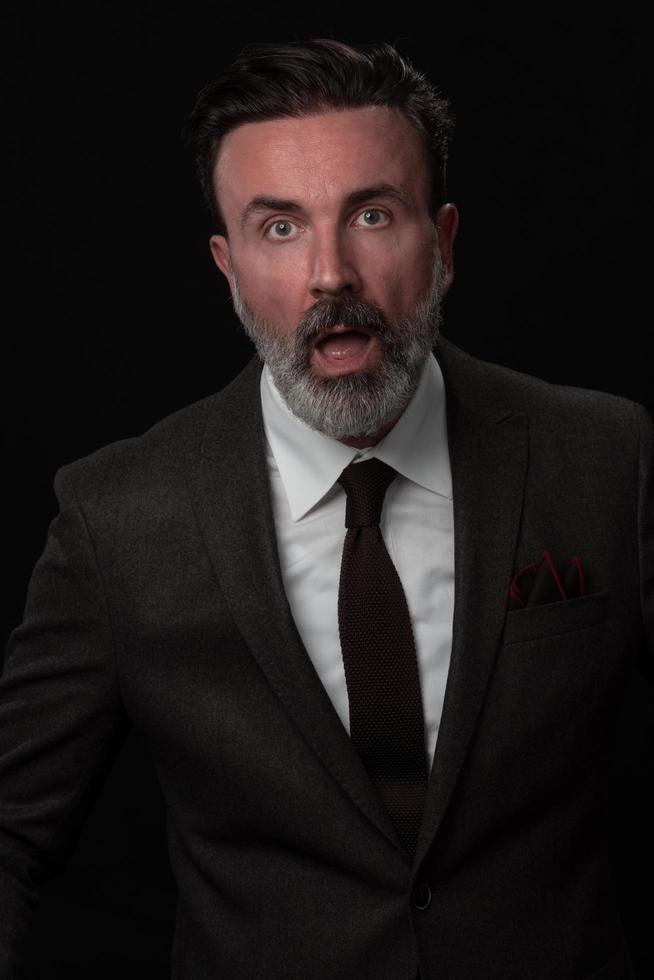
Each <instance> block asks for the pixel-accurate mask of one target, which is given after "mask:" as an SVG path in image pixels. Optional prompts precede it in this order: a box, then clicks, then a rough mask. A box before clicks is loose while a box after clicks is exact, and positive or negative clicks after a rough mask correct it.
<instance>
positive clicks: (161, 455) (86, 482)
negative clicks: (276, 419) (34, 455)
mask: <svg viewBox="0 0 654 980" xmlns="http://www.w3.org/2000/svg"><path fill="white" fill-rule="evenodd" d="M258 377H259V369H258V365H257V362H256V360H255V359H253V360H252V361H251V362H250V363H249V364H248V365H246V367H245V368H244V369H243V370H242V371H241V372H240V374H239V375H237V377H236V378H234V379H233V380H232V381H231V382H229V384H227V385H226V386H225V387H224V388H223V389H221V390H220V391H218V392H215V393H214V394H211V395H208V396H207V397H205V398H202V399H199V400H198V401H196V402H193V403H192V404H191V405H187V406H185V407H184V408H181V409H178V410H177V411H175V412H173V413H171V414H170V415H167V416H166V417H165V418H163V419H160V420H159V421H158V422H156V423H155V424H154V425H152V426H151V427H150V428H149V429H147V430H146V431H145V432H143V433H141V434H140V435H136V436H131V437H129V438H126V439H120V440H118V441H116V442H112V443H109V444H108V445H106V446H103V447H101V448H100V449H97V450H95V451H94V452H92V453H90V454H89V455H87V456H84V457H82V458H80V459H77V460H75V461H74V462H71V463H68V464H66V465H65V466H62V467H61V469H60V470H59V473H58V474H57V480H58V481H62V480H70V481H72V483H73V484H74V485H75V487H76V488H78V490H79V492H80V493H81V494H82V495H83V496H86V495H87V494H88V493H90V494H92V495H94V493H95V492H97V491H99V490H101V489H102V488H105V489H106V488H110V489H111V490H112V491H113V492H115V491H117V490H119V488H120V487H121V486H122V487H124V486H126V485H128V484H129V485H139V484H145V483H147V482H151V481H158V482H160V483H162V484H163V483H169V484H170V483H173V484H174V483H175V482H176V481H177V480H179V479H185V475H186V473H187V471H188V466H189V464H190V462H191V460H192V459H194V458H195V457H196V456H197V454H198V453H199V452H200V451H201V448H202V443H203V439H204V436H205V432H206V429H207V425H208V423H209V421H210V420H212V421H213V428H214V430H215V429H216V427H217V428H218V430H219V431H220V422H221V418H223V417H224V430H225V437H226V438H228V437H229V430H230V428H231V427H232V426H233V424H234V418H235V417H238V415H239V413H240V412H242V411H244V410H246V406H249V407H250V409H251V408H252V407H253V406H254V404H255V397H256V393H257V384H258Z"/></svg>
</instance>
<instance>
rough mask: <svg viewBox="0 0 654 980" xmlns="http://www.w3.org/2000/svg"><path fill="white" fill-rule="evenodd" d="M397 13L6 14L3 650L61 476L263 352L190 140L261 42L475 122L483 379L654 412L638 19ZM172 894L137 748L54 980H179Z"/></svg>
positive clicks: (645, 901) (637, 709) (54, 913)
mask: <svg viewBox="0 0 654 980" xmlns="http://www.w3.org/2000/svg"><path fill="white" fill-rule="evenodd" d="M400 6H401V10H387V11H386V12H383V11H382V10H380V9H378V8H377V5H373V4H362V5H359V6H356V7H355V5H353V4H352V3H351V2H347V3H342V2H338V0H333V2H332V3H331V4H330V5H329V8H325V9H324V10H321V11H320V12H316V9H314V8H312V7H309V5H305V6H301V5H298V4H297V3H295V4H287V5H285V6H284V8H283V9H281V10H280V9H275V8H274V7H273V6H260V7H259V6H255V5H253V4H251V3H247V2H242V0H241V2H234V0H232V2H227V3H222V4H218V3H209V2H204V3H200V2H198V0H187V2H186V3H182V2H181V0H170V2H161V3H154V2H145V0H133V2H131V3H129V4H124V5H121V4H119V3H115V2H104V3H103V2H100V0H89V2H88V3H85V4H84V5H80V6H79V7H76V5H75V4H72V3H67V4H52V3H47V2H45V0H33V2H23V3H21V5H20V10H18V9H16V10H14V11H11V10H7V11H6V16H5V18H4V21H3V28H2V38H3V40H2V42H1V43H2V45H3V47H4V48H5V52H4V56H3V62H4V64H5V65H7V66H9V77H8V81H9V86H8V94H9V98H8V105H7V111H6V112H5V114H4V120H5V125H4V130H5V136H6V137H8V138H7V139H6V140H5V147H4V150H3V156H4V163H5V164H8V167H9V174H8V178H7V179H5V180H4V181H3V182H2V193H3V196H4V197H6V201H5V203H6V205H7V206H8V219H6V220H5V221H4V222H3V231H4V233H5V234H6V236H7V244H8V246H9V249H8V256H7V260H6V261H5V263H4V267H5V271H6V273H7V275H6V278H5V284H4V286H3V293H4V303H3V307H4V310H5V315H6V317H7V319H6V321H5V332H4V345H5V357H4V359H3V382H4V383H3V385H2V388H3V397H4V399H5V403H4V412H3V419H4V422H5V445H4V457H5V460H6V461H7V467H6V470H5V472H6V474H7V476H6V478H5V480H3V485H4V486H3V489H4V491H5V494H6V504H5V507H4V510H3V517H4V520H3V544H4V549H3V550H4V567H5V571H6V573H7V575H8V578H7V583H6V585H5V587H4V588H3V590H2V600H3V610H2V613H3V623H4V626H5V629H6V631H7V632H8V631H9V630H10V629H11V628H12V627H13V626H15V625H16V623H17V622H18V621H19V620H20V617H21V613H22V606H23V602H24V596H25V588H26V584H27V581H28V578H29V574H30V571H31V568H32V565H33V563H34V561H35V560H36V558H37V557H38V555H39V553H40V551H41V549H42V547H43V543H44V539H45V533H46V528H47V524H48V521H49V520H50V518H51V517H52V516H53V514H54V497H53V494H52V489H51V488H52V479H53V476H54V473H55V471H56V469H57V468H58V467H59V466H60V465H62V464H63V463H65V462H68V461H70V460H73V459H75V458H77V457H79V456H82V455H84V454H86V453H88V452H91V451H92V450H94V449H96V448H97V447H99V446H100V445H103V444H105V443H107V442H110V441H113V440H115V439H119V438H122V437H124V436H128V435H133V434H136V433H139V432H141V431H143V430H144V429H145V428H147V427H148V426H149V425H151V424H152V423H153V422H155V421H156V420H157V419H159V418H161V417H162V416H164V415H165V414H167V413H169V412H171V411H173V410H175V409H177V408H179V407H181V406H183V405H185V404H188V403H190V402H192V401H194V400H196V399H197V398H201V397H203V396H205V395H207V394H209V393H210V392H212V391H214V390H216V389H218V388H220V387H222V386H223V385H224V384H225V383H226V382H227V381H228V380H229V379H230V378H231V377H232V376H233V375H234V374H235V373H236V372H237V370H238V369H239V368H240V367H241V366H242V365H244V364H245V362H246V360H247V359H248V358H249V356H250V353H251V352H250V348H249V346H248V343H247V342H246V341H245V339H244V338H243V337H242V335H241V332H240V329H239V327H238V324H237V322H236V320H235V317H234V315H233V312H232V310H231V306H230V302H229V296H228V291H227V287H226V284H225V283H224V282H223V280H222V277H221V276H220V274H219V273H218V272H217V271H216V270H215V267H214V266H213V264H212V262H211V259H210V255H209V250H208V246H207V237H208V234H209V224H208V219H207V218H206V216H205V214H204V210H203V205H202V202H201V198H200V193H199V190H198V188H197V187H196V183H195V178H194V174H193V168H192V164H191V161H190V158H189V155H188V153H187V151H186V150H185V149H184V147H183V144H182V141H181V138H180V131H181V129H182V126H183V124H184V121H185V119H186V116H187V114H188V112H189V110H190V107H191V105H192V102H193V98H194V95H195V93H196V92H197V90H198V89H199V88H200V87H201V85H202V84H204V82H205V81H207V80H208V79H209V78H211V77H212V76H213V75H215V74H216V73H217V72H218V71H219V70H220V69H221V67H222V66H224V65H225V64H226V63H227V62H228V61H230V60H231V59H232V58H233V57H234V56H235V55H236V54H237V53H238V51H239V50H240V48H241V47H242V45H243V44H245V43H247V42H248V41H252V40H284V39H292V38H298V39H299V38H304V37H310V36H334V37H339V38H342V39H345V40H351V41H355V42H356V41H362V40H368V39H373V38H382V39H385V40H391V41H395V42H396V43H397V44H398V46H399V47H400V49H401V50H402V51H403V52H404V53H405V54H406V55H408V56H409V57H410V58H411V59H412V60H413V61H414V62H415V63H416V65H417V66H418V67H419V68H421V69H422V70H424V71H426V72H427V74H428V75H429V76H430V77H431V78H432V80H434V81H435V82H436V83H437V84H439V85H440V86H441V87H442V89H443V91H444V92H445V93H446V94H447V95H448V96H449V97H450V98H451V100H452V102H453V105H454V108H455V111H456V114H457V117H458V129H457V138H456V141H455V147H454V151H453V155H452V163H451V171H450V173H451V194H450V197H451V199H452V200H454V201H456V203H457V204H458V206H459V209H460V212H461V225H460V230H459V237H458V241H457V278H456V282H455V286H454V288H453V291H452V292H451V294H450V296H449V297H448V299H447V301H446V308H445V326H444V333H445V334H446V335H447V336H449V337H450V338H451V339H452V340H453V341H454V342H455V343H457V344H459V345H460V346H462V347H464V348H465V349H467V350H468V351H470V352H471V353H473V354H476V355H478V356H481V357H485V358H487V359H489V360H494V361H498V362H500V363H503V364H507V365H509V366H511V367H515V368H517V369H519V370H522V371H527V372H530V373H533V374H537V375H539V376H541V377H545V378H547V379H549V380H552V381H557V382H562V383H569V384H577V385H582V386H585V387H590V388H599V389H603V390H606V391H612V392H615V393H617V394H621V395H625V396H628V397H631V398H634V399H636V400H638V401H641V402H642V403H644V404H645V405H647V406H648V407H649V409H650V410H653V409H654V392H653V391H652V387H651V383H650V364H649V361H648V356H647V354H648V350H649V346H648V330H649V327H650V323H651V314H650V311H649V302H648V300H649V288H650V282H651V272H650V265H651V262H652V250H651V248H650V241H649V229H650V228H651V225H652V192H651V175H652V169H653V168H652V163H653V154H652V115H651V112H652V110H651V107H652V95H653V92H652V73H651V68H650V61H651V57H650V51H649V41H648V31H647V30H646V26H645V22H644V21H643V20H641V19H639V16H638V15H637V14H636V13H635V12H634V10H633V9H630V7H629V6H628V5H627V4H621V5H616V6H615V8H614V9H612V10H611V11H610V12H605V13H599V12H598V10H595V11H594V12H592V13H590V12H589V13H587V14H586V13H584V12H581V11H579V10H573V9H572V4H570V5H568V6H569V8H570V9H565V8H564V9H562V10H560V11H558V12H557V11H555V10H554V9H553V8H552V7H551V6H549V5H548V6H545V5H543V7H542V9H540V10H539V9H538V8H534V12H530V13H524V14H522V15H521V16H515V15H513V16H510V15H509V14H508V12H503V11H502V10H501V9H498V5H497V4H491V3H477V4H467V5H458V6H454V5H452V6H445V5H439V4H432V5H431V6H430V8H429V17H430V19H429V20H427V19H425V14H424V13H421V12H420V11H419V8H418V7H417V5H416V6H413V5H411V4H407V3H403V4H401V5H400ZM653 707H654V698H653V697H652V693H651V690H650V689H649V688H648V687H646V686H645V685H644V683H643V682H642V680H640V679H638V678H636V677H635V678H634V681H633V684H632V685H631V687H630V690H629V696H628V699H627V703H626V706H625V711H624V715H623V716H622V717H621V719H620V740H619V750H618V753H617V756H616V759H615V765H614V785H615V792H614V794H613V799H614V805H613V807H612V822H613V827H614V832H613V846H614V851H615V866H616V882H617V886H618V889H619V894H620V899H621V905H622V909H623V916H624V923H625V930H626V932H627V936H628V938H629V940H630V942H631V945H632V949H633V956H634V961H635V963H636V964H637V966H638V970H639V975H640V976H642V977H649V976H651V975H653V974H652V970H653V967H654V957H653V953H652V948H651V947H652V944H651V940H650V938H649V933H650V932H651V926H652V920H653V919H654V912H653V910H652V902H651V899H650V897H649V895H650V889H649V883H650V881H651V880H652V875H653V872H654V855H653V848H652V843H651V837H652V832H651V827H652V826H653V825H654V823H653V821H654V804H653V802H652V793H651V789H650V786H651V779H652V776H651V773H652V761H653V760H654V720H653V716H654V711H653V710H652V709H653ZM647 779H649V781H650V786H648V784H647ZM174 900H175V892H174V884H173V882H172V880H171V878H170V872H169V870H168V865H167V858H166V851H165V816H164V813H163V808H162V802H161V797H160V794H159V790H158V787H157V786H156V784H155V781H154V777H153V776H152V774H151V771H150V768H149V766H148V759H147V749H146V747H145V746H144V745H143V744H142V742H141V740H140V737H139V736H138V734H134V735H132V736H131V737H130V739H129V741H128V743H127V744H126V746H125V749H124V751H123V752H122V753H121V755H120V756H119V758H118V760H117V763H116V766H115V768H114V770H113V773H112V775H111V778H110V780H109V782H108V784H107V785H106V787H105V789H104V791H103V793H102V795H101V797H100V799H99V800H98V803H97V805H96V807H95V809H94V810H93V812H92V814H91V816H90V818H89V821H88V822H87V824H86V826H85V828H84V830H83V832H82V836H81V839H80V842H79V844H78V846H77V848H76V851H75V853H74V854H73V856H72V858H71V862H70V864H69V866H68V868H67V870H66V871H65V873H64V874H63V876H61V877H59V878H57V879H55V880H54V881H52V882H51V883H49V884H48V885H47V886H46V889H45V893H44V897H43V900H42V902H41V905H40V907H39V910H38V913H37V918H36V926H35V938H34V943H33V957H34V966H35V970H36V975H37V976H39V977H43V978H51V977H64V976H65V977H67V978H77V977H85V978H88V977H89V976H92V977H94V978H104V977H107V978H108V977H112V978H113V977H115V976H116V974H117V973H118V972H120V974H121V975H122V976H123V977H125V978H126V977H137V976H138V977H142V976H148V977H150V976H151V977H165V976H166V975H167V970H168V951H169V947H170V942H171V936H172V928H173V917H174Z"/></svg>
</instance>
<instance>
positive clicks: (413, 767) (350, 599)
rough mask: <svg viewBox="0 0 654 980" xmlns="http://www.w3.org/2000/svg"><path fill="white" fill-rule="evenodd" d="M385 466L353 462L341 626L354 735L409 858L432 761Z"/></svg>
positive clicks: (345, 478)
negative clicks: (390, 547)
mask: <svg viewBox="0 0 654 980" xmlns="http://www.w3.org/2000/svg"><path fill="white" fill-rule="evenodd" d="M396 475H397V474H396V472H395V470H394V469H393V468H392V467H390V466H388V464H387V463H384V462H382V461H381V460H379V459H369V460H365V461H364V462H360V463H351V464H350V465H349V466H347V467H346V468H345V469H344V470H343V473H342V474H341V476H340V477H339V481H338V482H339V483H340V484H341V486H342V487H343V489H344V490H345V492H346V494H347V506H346V512H345V526H346V528H347V533H346V535H345V543H344V545H343V560H342V563H341V578H340V585H339V592H338V627H339V633H340V638H341V649H342V652H343V664H344V667H345V680H346V683H347V693H348V699H349V708H350V736H351V738H352V741H353V743H354V745H355V746H356V748H357V751H358V752H359V753H360V755H361V757H362V758H363V761H364V763H365V765H366V768H367V769H368V772H369V773H370V775H371V777H372V780H373V782H374V783H375V786H376V787H377V789H378V791H379V795H380V796H381V798H382V800H383V802H384V804H385V806H386V808H387V809H388V811H389V813H390V815H391V818H392V820H393V823H394V824H395V827H396V829H397V832H398V834H399V836H400V840H401V841H402V845H403V847H404V848H405V850H406V851H407V852H408V853H409V854H413V853H414V852H415V848H416V842H417V839H418V830H419V828H420V822H421V820H422V814H423V810H424V804H425V792H426V786H427V759H426V753H425V732H424V722H423V715H422V697H421V694H420V677H419V674H418V661H417V657H416V650H415V645H414V641H413V632H412V629H411V619H410V617H409V609H408V606H407V602H406V598H405V595H404V590H403V588H402V583H401V582H400V578H399V576H398V574H397V571H396V569H395V566H394V565H393V562H392V561H391V558H390V556H389V554H388V551H387V550H386V545H385V544H384V539H383V537H382V534H381V531H380V529H379V521H380V518H381V512H382V506H383V502H384V495H385V493H386V490H387V488H388V487H389V486H390V484H391V483H392V481H393V480H394V479H395V476H396Z"/></svg>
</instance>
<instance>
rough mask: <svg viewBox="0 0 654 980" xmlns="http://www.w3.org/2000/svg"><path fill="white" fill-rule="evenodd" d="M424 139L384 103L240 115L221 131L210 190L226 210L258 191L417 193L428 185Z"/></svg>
mask: <svg viewBox="0 0 654 980" xmlns="http://www.w3.org/2000/svg"><path fill="white" fill-rule="evenodd" d="M427 182H428V177H427V160H426V152H425V148H424V144H423V141H422V139H421V137H420V135H419V133H418V132H417V130H416V129H415V128H414V126H412V124H411V123H410V122H409V120H408V119H407V118H406V116H405V115H404V114H403V113H402V112H400V111H399V110H397V109H393V108H390V107H388V106H365V107H363V108H358V109H343V110H334V111H329V112H323V113H316V114H314V115H310V116H301V117H299V118H286V117H284V118H281V119H270V120H265V121H263V122H254V123H245V124H243V125H241V126H237V127H236V128H235V129H233V130H231V131H230V132H229V133H228V134H227V135H226V136H225V138H224V140H223V143H222V146H221V148H220V152H219V154H218V159H217V161H216V165H215V168H214V193H216V195H217V197H218V201H219V204H220V206H221V208H222V210H223V213H224V215H225V217H226V218H227V219H228V220H229V216H230V212H232V215H231V216H233V209H234V208H239V207H240V206H242V204H243V203H244V202H246V201H247V200H249V199H251V198H252V197H253V196H255V195H257V194H269V195H275V196H277V195H278V196H283V197H293V198H294V199H301V200H302V201H303V202H304V203H306V205H307V206H310V205H312V204H314V205H317V204H318V203H320V202H322V203H326V202H327V201H334V202H335V201H337V200H338V199H339V197H341V196H345V194H346V193H347V192H348V191H351V190H352V189H354V188H356V187H358V186H368V185H373V184H380V183H390V184H394V185H397V186H399V188H400V189H401V190H402V191H404V192H405V193H407V194H408V195H409V196H411V197H412V198H414V199H415V200H416V202H418V201H421V200H422V196H423V195H424V194H425V193H426V192H427V186H426V185H427Z"/></svg>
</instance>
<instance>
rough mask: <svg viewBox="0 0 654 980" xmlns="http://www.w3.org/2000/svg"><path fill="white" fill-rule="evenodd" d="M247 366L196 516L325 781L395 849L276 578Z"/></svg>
mask: <svg viewBox="0 0 654 980" xmlns="http://www.w3.org/2000/svg"><path fill="white" fill-rule="evenodd" d="M259 378H260V366H259V365H258V364H257V362H256V360H253V361H252V362H251V363H250V364H249V365H248V366H247V367H246V368H245V370H244V371H243V372H242V373H241V374H240V375H239V377H238V378H237V379H236V380H235V381H234V382H232V384H231V385H229V386H228V388H227V389H225V390H224V391H223V392H222V393H221V394H220V395H219V396H217V398H216V407H215V410H214V412H213V414H212V415H211V416H210V417H209V419H208V422H207V427H206V430H205V434H204V439H203V445H202V450H201V453H200V459H199V463H198V468H197V471H196V473H195V474H194V476H193V481H192V482H193V492H194V499H195V506H196V511H197V514H198V520H199V524H200V527H201V529H202V533H203V534H204V537H205V542H206V545H207V548H208V551H209V553H210V556H211V560H212V563H213V566H214V569H215V572H216V575H217V577H218V580H219V582H220V586H221V588H222V591H223V594H224V596H225V599H226V601H227V603H228V605H229V607H230V610H231V613H232V615H233V617H234V620H235V622H236V625H237V627H238V629H239V630H240V632H241V634H242V636H243V637H244V639H245V641H246V643H247V645H248V647H249V648H250V650H251V652H252V654H253V655H254V657H255V658H256V660H257V662H258V664H259V666H260V668H261V670H262V671H263V673H264V675H265V677H266V678H267V680H268V682H269V684H270V685H271V687H272V688H273V690H274V691H275V693H276V695H277V696H278V698H279V700H280V701H281V703H282V705H283V706H284V708H285V709H286V711H287V712H288V714H289V715H290V716H291V717H292V719H293V721H294V722H295V724H296V725H297V728H298V729H299V731H300V733H301V734H302V736H303V737H304V738H305V739H306V741H307V742H308V743H309V744H310V745H311V746H312V747H313V749H314V751H315V752H316V754H317V755H318V756H319V758H320V759H321V761H322V763H323V764H324V766H325V768H326V769H327V770H328V771H329V773H330V774H331V776H332V777H333V778H334V779H335V780H336V782H337V783H338V784H339V785H340V786H341V788H342V789H343V790H344V791H345V792H346V793H347V794H348V795H349V796H350V798H351V799H352V801H353V802H354V803H355V805H356V806H357V807H358V808H359V809H360V810H361V811H362V812H363V813H364V814H365V815H366V816H367V817H368V819H370V820H371V821H372V823H373V824H375V826H376V827H378V829H379V830H381V831H382V833H384V834H385V835H386V836H387V837H388V838H389V839H390V840H391V841H393V843H397V836H396V833H395V829H394V827H393V825H392V823H391V820H390V817H389V815H388V813H387V812H386V810H385V809H384V807H383V805H382V803H381V801H380V800H379V799H378V797H377V794H376V792H375V790H374V788H373V786H372V783H371V782H370V778H369V776H368V774H367V772H366V770H365V768H364V766H363V764H362V762H361V760H360V758H359V756H358V755H357V753H356V752H355V750H354V748H353V746H352V743H351V741H350V738H349V736H348V734H347V732H346V730H345V729H344V727H343V725H342V724H341V721H340V719H339V717H338V715H337V713H336V711H335V709H334V707H333V705H332V703H331V701H330V699H329V696H328V695H327V693H326V691H325V689H324V687H323V685H322V683H321V681H320V679H319V677H318V674H317V673H316V671H315V668H314V666H313V664H312V663H311V660H310V658H309V656H308V655H307V652H306V650H305V648H304V645H303V644H302V640H301V639H300V636H299V634H298V631H297V628H296V626H295V622H294V620H293V618H292V616H291V612H290V608H289V605H288V601H287V598H286V594H285V592H284V586H283V582H282V577H281V570H280V565H279V558H278V553H277V542H276V536H275V528H274V519H273V514H272V505H271V500H270V487H269V478H268V470H267V464H266V455H265V435H264V430H263V422H262V417H261V404H260V396H259Z"/></svg>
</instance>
